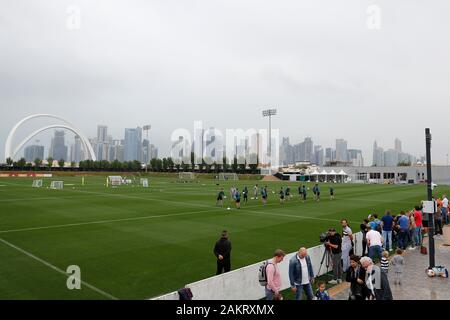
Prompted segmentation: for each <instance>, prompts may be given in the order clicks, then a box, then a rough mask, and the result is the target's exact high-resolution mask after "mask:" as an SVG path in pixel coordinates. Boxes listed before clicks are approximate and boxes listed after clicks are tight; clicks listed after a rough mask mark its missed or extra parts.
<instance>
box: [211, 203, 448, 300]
mask: <svg viewBox="0 0 450 320" xmlns="http://www.w3.org/2000/svg"><path fill="white" fill-rule="evenodd" d="M436 202H437V209H438V210H437V211H438V212H437V213H435V214H434V227H435V228H434V230H435V234H442V225H443V224H448V222H449V221H448V220H449V219H448V218H449V217H448V216H449V209H450V207H449V201H448V199H447V197H446V195H443V196H442V198H439V199H437V200H436ZM422 209H423V208H422V207H421V206H416V207H415V208H414V209H413V210H411V211H401V212H400V213H399V214H393V213H392V212H391V211H389V210H388V211H386V212H385V213H384V215H383V216H382V217H381V218H380V217H379V216H378V215H377V214H375V213H374V214H371V215H369V217H367V218H366V219H364V221H363V222H362V223H361V224H360V226H359V227H360V231H361V232H362V235H363V241H362V253H361V255H360V256H359V255H356V254H355V252H354V247H355V240H356V239H354V235H353V232H352V230H351V228H350V226H349V223H348V221H347V220H346V219H342V220H341V226H342V233H339V232H337V231H336V229H335V228H330V229H329V230H328V233H327V236H326V239H325V240H324V245H325V249H326V252H327V254H328V252H329V256H330V260H331V267H332V277H333V279H332V280H330V281H329V282H328V283H329V284H338V283H341V282H342V281H343V279H345V281H347V282H349V283H350V290H349V299H350V300H392V299H393V297H392V292H391V289H390V284H389V280H388V276H387V275H388V273H390V272H392V273H393V274H394V284H395V285H401V283H402V274H403V269H404V265H405V261H404V258H403V252H404V250H407V249H409V250H414V249H416V248H421V249H423V246H422V241H423V237H424V236H427V233H428V232H429V230H428V222H429V221H428V218H427V215H426V214H423V212H422ZM394 248H395V254H394V255H393V257H391V258H390V255H391V254H393V253H394V252H393V251H394ZM230 251H231V243H230V242H229V240H228V234H227V233H226V232H224V233H223V234H222V238H221V240H219V241H218V242H217V243H216V246H215V249H214V253H215V255H216V257H217V259H218V260H217V274H220V273H221V272H222V270H223V269H225V271H229V270H230ZM284 257H285V253H284V252H283V251H282V250H276V251H275V253H274V256H273V258H272V259H271V260H269V261H267V262H266V264H265V265H264V268H265V269H264V271H265V275H266V279H265V281H264V282H263V285H264V287H265V293H266V298H267V299H268V300H274V299H275V300H281V299H282V298H283V297H282V296H281V293H280V291H281V274H280V270H279V268H278V264H279V263H280V262H282V261H283V259H284ZM389 258H390V259H389ZM377 262H380V265H378V264H377ZM260 270H261V269H260ZM344 272H345V277H344ZM289 281H290V285H291V290H292V292H293V293H294V294H295V298H296V299H297V300H301V299H302V296H303V293H305V294H306V298H307V299H308V300H313V299H315V300H330V296H329V294H328V292H327V290H326V284H325V282H319V283H318V285H317V291H316V292H315V293H314V292H313V287H312V285H313V283H314V282H315V276H314V270H313V266H312V263H311V259H310V258H309V256H308V252H307V249H306V248H300V250H299V251H298V253H297V254H296V255H294V256H293V257H292V258H291V259H290V261H289ZM260 283H261V281H260Z"/></svg>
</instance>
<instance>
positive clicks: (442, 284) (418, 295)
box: [328, 236, 450, 300]
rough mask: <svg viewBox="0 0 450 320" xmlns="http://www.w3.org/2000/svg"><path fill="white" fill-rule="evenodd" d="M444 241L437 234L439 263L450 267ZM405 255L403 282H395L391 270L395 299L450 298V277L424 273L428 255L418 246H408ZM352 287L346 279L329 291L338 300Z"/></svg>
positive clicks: (390, 276) (449, 250)
mask: <svg viewBox="0 0 450 320" xmlns="http://www.w3.org/2000/svg"><path fill="white" fill-rule="evenodd" d="M443 243H444V242H443V238H442V236H436V237H435V248H436V250H435V252H436V255H435V257H436V258H435V260H436V265H437V266H440V265H442V266H445V267H446V268H447V269H450V246H445V245H443ZM424 245H425V246H426V247H427V249H428V238H425V241H424ZM404 258H405V271H404V273H403V282H402V284H401V285H396V284H394V274H393V272H390V273H389V284H390V287H391V290H392V295H393V296H394V300H450V278H442V277H434V278H430V277H428V276H427V274H426V273H425V271H426V269H427V268H428V265H429V257H428V255H423V254H421V253H420V251H419V249H418V248H417V249H415V250H406V252H405V253H404ZM349 287H350V285H349V284H348V283H345V282H344V283H342V284H340V285H337V286H334V287H333V288H330V289H329V290H328V291H329V293H330V295H331V297H332V298H333V299H335V300H347V299H348V295H349Z"/></svg>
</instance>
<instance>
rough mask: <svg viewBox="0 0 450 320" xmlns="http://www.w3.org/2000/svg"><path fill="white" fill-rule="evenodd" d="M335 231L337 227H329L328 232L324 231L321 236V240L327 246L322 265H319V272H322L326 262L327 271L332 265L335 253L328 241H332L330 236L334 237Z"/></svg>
mask: <svg viewBox="0 0 450 320" xmlns="http://www.w3.org/2000/svg"><path fill="white" fill-rule="evenodd" d="M333 232H336V229H334V228H330V229H328V231H327V232H323V233H321V234H320V236H319V240H320V242H321V243H323V245H324V246H325V250H324V252H323V256H322V260H321V261H320V267H319V271H318V274H320V270H321V269H322V266H323V265H324V264H325V266H326V268H327V272H328V270H329V268H330V266H331V265H332V263H331V261H332V256H333V253H332V251H331V247H330V246H329V245H328V244H327V242H328V243H329V242H330V238H331V237H332V233H333Z"/></svg>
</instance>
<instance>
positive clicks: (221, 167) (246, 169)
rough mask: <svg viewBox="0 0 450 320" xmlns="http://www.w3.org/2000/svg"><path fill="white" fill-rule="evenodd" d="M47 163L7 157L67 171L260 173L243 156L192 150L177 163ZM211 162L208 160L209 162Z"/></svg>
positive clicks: (13, 165)
mask: <svg viewBox="0 0 450 320" xmlns="http://www.w3.org/2000/svg"><path fill="white" fill-rule="evenodd" d="M46 160H47V164H45V165H44V164H43V161H42V159H39V158H38V159H35V160H34V163H31V162H27V161H26V160H25V158H21V159H20V160H18V161H13V160H12V159H11V158H8V159H7V160H6V169H8V170H22V171H23V170H27V171H31V170H36V171H39V170H49V171H51V170H59V171H61V170H64V171H113V172H127V171H129V172H137V171H150V172H189V171H195V172H203V173H219V172H234V173H252V174H257V173H259V170H258V165H256V164H246V163H245V160H244V159H239V160H240V161H238V158H237V157H236V156H235V157H234V159H233V162H232V163H231V164H230V163H229V161H228V160H227V158H225V157H224V158H223V161H222V163H217V162H213V163H211V162H210V161H206V162H205V160H203V159H202V161H201V163H196V161H194V155H193V153H192V154H191V162H190V163H185V162H181V163H175V162H174V161H173V159H172V158H171V157H167V158H154V159H151V160H150V162H149V163H148V164H147V165H145V164H142V163H141V162H140V161H137V160H135V161H119V160H113V161H107V160H99V161H94V160H82V161H80V162H79V163H78V165H77V164H76V163H75V162H73V161H72V162H71V163H70V166H65V164H66V162H65V161H64V160H63V159H60V160H58V167H54V159H53V158H52V157H48V158H47V159H46ZM207 162H208V163H207Z"/></svg>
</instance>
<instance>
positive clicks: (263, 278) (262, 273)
mask: <svg viewBox="0 0 450 320" xmlns="http://www.w3.org/2000/svg"><path fill="white" fill-rule="evenodd" d="M269 264H273V263H272V262H269V261H264V262H263V263H262V264H261V265H260V266H259V270H258V280H259V284H260V285H261V286H264V287H265V286H267V272H266V269H267V266H268V265H269Z"/></svg>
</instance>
